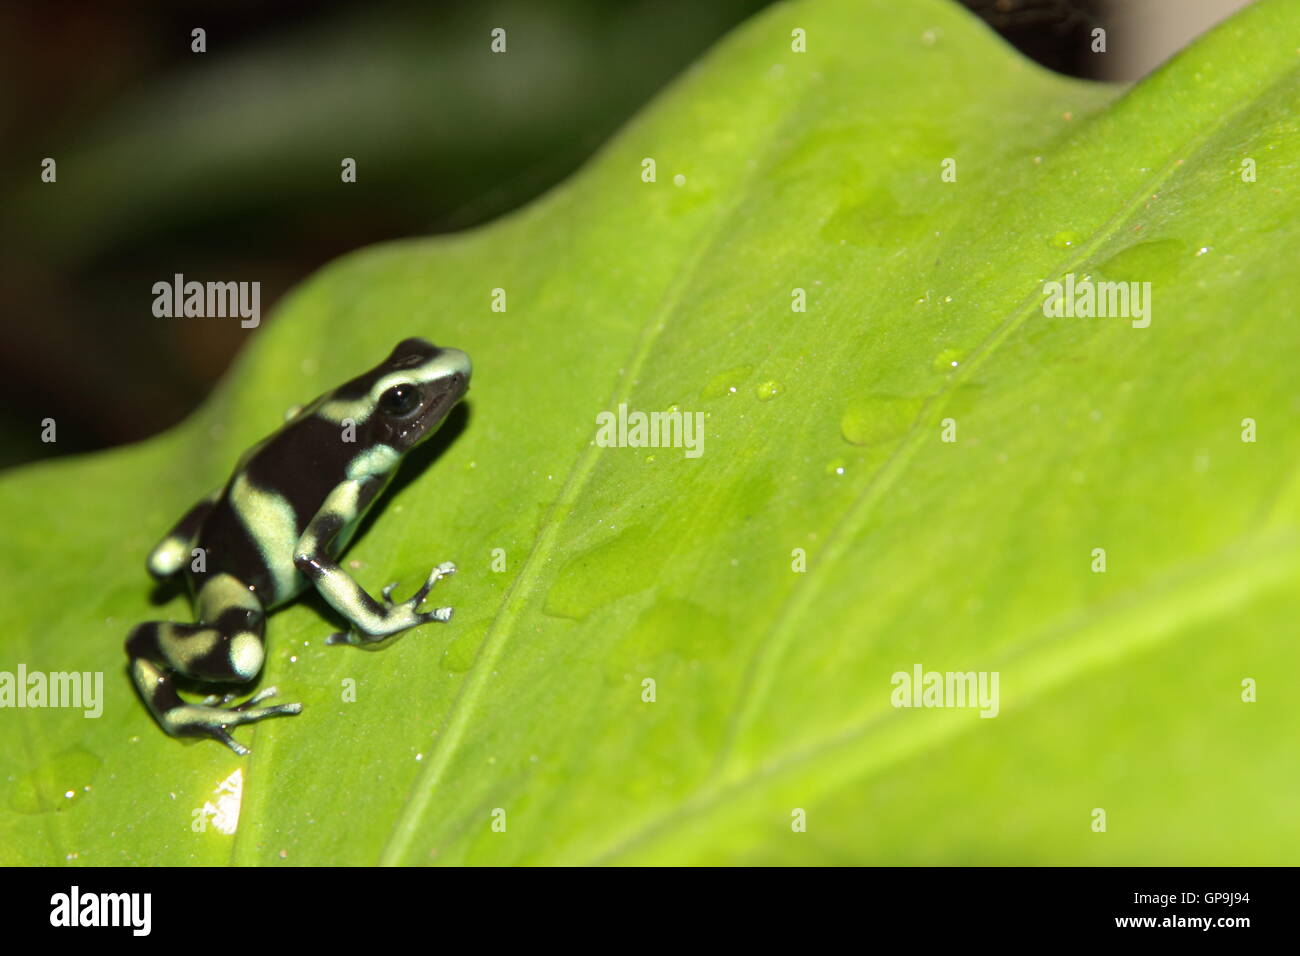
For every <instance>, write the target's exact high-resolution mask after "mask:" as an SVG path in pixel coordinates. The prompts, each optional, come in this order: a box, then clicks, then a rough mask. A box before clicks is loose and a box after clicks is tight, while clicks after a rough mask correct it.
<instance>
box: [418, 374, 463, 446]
mask: <svg viewBox="0 0 1300 956" xmlns="http://www.w3.org/2000/svg"><path fill="white" fill-rule="evenodd" d="M445 381H446V385H445V386H444V389H443V390H442V391H441V393H440V394H439V395H437V396H436V397H435V398H434V400H433V401H431V402H430V403H429V407H428V408H427V409H425V411H424V413H423V414H422V415H421V416H420V418H419V420H418V421H419V426H420V428H422V429H423V430H424V434H425V435H426V436H428V435H432V434H433V433H434V432H435V431H436V430H437V428H438V426H439V425H441V424H442V421H443V419H444V418H446V417H447V416H448V415H449V414H450V413H451V410H452V409H453V408H454V407H455V406H456V403H457V402H459V401H460V400H461V399H462V398H464V397H465V393H466V392H468V391H469V376H468V375H466V374H464V373H463V372H456V373H454V374H453V375H450V376H448V378H447V379H446V380H445Z"/></svg>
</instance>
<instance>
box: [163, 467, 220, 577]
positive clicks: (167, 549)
mask: <svg viewBox="0 0 1300 956" xmlns="http://www.w3.org/2000/svg"><path fill="white" fill-rule="evenodd" d="M220 493H221V489H219V488H218V489H217V490H215V491H213V492H212V493H211V494H209V495H208V496H207V497H206V498H204V499H203V500H202V501H200V502H199V503H198V504H196V505H195V506H194V507H193V508H191V509H190V510H189V511H187V512H185V516H184V517H183V518H181V520H180V521H178V522H176V526H175V527H174V528H172V529H171V530H170V531H168V532H167V535H166V536H165V537H164V538H163V539H162V540H161V541H159V542H158V543H157V544H156V545H154V548H153V550H152V551H150V552H149V560H148V562H147V564H146V566H147V567H148V568H149V573H150V574H152V575H153V576H154V577H155V578H157V579H158V580H159V581H162V580H165V579H167V578H169V577H171V576H172V575H173V574H175V573H176V572H177V571H179V570H180V569H181V568H183V567H184V566H185V562H186V561H187V560H188V559H189V556H190V548H191V547H192V546H193V544H194V538H195V536H196V535H197V534H198V533H199V528H200V527H201V526H202V525H203V519H204V518H206V517H207V516H208V513H209V512H210V511H211V510H212V506H213V505H214V504H216V501H217V496H218V495H219V494H220Z"/></svg>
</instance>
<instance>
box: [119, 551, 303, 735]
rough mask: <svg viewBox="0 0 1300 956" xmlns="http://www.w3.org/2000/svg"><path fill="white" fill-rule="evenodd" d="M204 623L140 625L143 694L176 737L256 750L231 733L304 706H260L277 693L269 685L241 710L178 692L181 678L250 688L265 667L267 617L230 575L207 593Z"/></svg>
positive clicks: (133, 644)
mask: <svg viewBox="0 0 1300 956" xmlns="http://www.w3.org/2000/svg"><path fill="white" fill-rule="evenodd" d="M199 616H200V619H201V623H199V624H173V623H170V622H167V621H151V622H149V623H147V624H140V625H138V626H137V627H136V628H135V629H134V630H132V631H131V634H130V636H129V637H128V638H127V639H126V652H127V655H128V656H129V657H130V658H131V676H132V678H133V679H134V681H135V685H136V687H137V688H138V689H139V691H140V696H141V697H143V698H144V701H145V703H146V704H147V705H148V707H149V710H150V711H151V712H152V713H153V715H154V717H155V718H157V720H158V723H159V725H160V726H161V727H162V728H163V729H164V730H165V731H167V733H169V734H171V735H172V736H173V737H198V736H208V737H212V738H213V739H215V740H219V741H221V742H222V743H223V744H225V745H226V746H227V747H229V748H230V749H231V750H233V751H235V752H236V753H238V754H246V753H248V749H247V748H246V747H244V746H242V745H241V744H240V743H238V742H237V741H236V740H235V739H234V738H233V737H231V736H230V732H229V729H230V728H231V727H234V726H237V725H239V724H251V723H253V722H254V721H258V720H262V719H264V718H266V717H279V716H283V715H287V714H296V713H299V712H300V711H301V710H302V705H301V704H277V705H274V706H270V707H256V706H255V705H257V704H260V703H261V702H262V701H264V700H265V699H266V698H268V697H271V696H273V695H274V694H275V693H276V689H275V688H274V687H269V688H267V689H265V690H263V691H261V692H260V693H258V694H256V695H255V696H254V697H252V698H251V699H250V700H248V701H246V702H245V703H243V704H240V705H239V706H237V707H226V706H214V704H217V703H220V704H221V705H224V704H227V703H229V701H230V700H231V699H233V697H230V696H227V697H226V698H224V699H220V700H219V701H218V700H217V699H216V698H215V697H209V698H207V699H205V700H204V701H203V702H202V703H198V704H191V703H188V702H186V701H185V700H183V699H182V698H181V696H180V694H178V693H177V691H176V686H175V684H176V680H175V679H176V677H177V676H184V677H190V678H195V679H197V680H201V681H211V682H222V683H227V682H230V683H246V682H248V681H251V680H252V679H253V678H255V677H256V676H257V674H258V672H259V671H261V669H262V661H263V658H264V652H263V649H262V633H263V622H264V613H263V611H262V607H261V605H260V604H259V603H258V601H257V599H256V598H255V597H253V595H252V594H251V593H249V591H248V590H247V589H246V588H245V587H243V585H241V584H240V583H239V582H238V581H237V580H236V579H235V578H233V577H231V576H230V575H219V576H217V577H214V578H211V579H209V580H208V581H207V582H206V583H205V585H204V588H203V590H202V592H201V593H200V595H199Z"/></svg>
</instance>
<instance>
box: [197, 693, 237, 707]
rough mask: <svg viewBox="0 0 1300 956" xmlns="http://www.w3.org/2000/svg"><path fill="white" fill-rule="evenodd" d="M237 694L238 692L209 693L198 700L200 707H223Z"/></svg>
mask: <svg viewBox="0 0 1300 956" xmlns="http://www.w3.org/2000/svg"><path fill="white" fill-rule="evenodd" d="M238 696H239V695H238V694H209V695H208V696H207V697H204V698H203V699H202V700H201V701H199V705H200V706H202V707H225V706H227V705H229V704H230V702H231V701H232V700H234V699H235V698H236V697H238Z"/></svg>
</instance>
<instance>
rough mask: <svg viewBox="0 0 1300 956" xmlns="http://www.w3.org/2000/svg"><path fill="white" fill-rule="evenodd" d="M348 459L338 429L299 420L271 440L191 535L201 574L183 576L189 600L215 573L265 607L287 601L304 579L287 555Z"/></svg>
mask: <svg viewBox="0 0 1300 956" xmlns="http://www.w3.org/2000/svg"><path fill="white" fill-rule="evenodd" d="M354 454H355V452H354V451H351V450H350V446H349V445H347V444H346V443H344V442H343V441H341V440H340V436H339V427H338V425H337V424H334V423H332V422H329V421H327V420H325V419H323V418H320V417H317V416H316V415H312V414H307V415H305V416H301V417H299V418H298V419H295V420H294V421H293V422H290V423H289V424H287V425H285V426H284V427H283V428H282V429H280V430H279V431H278V432H276V433H275V434H273V435H271V436H270V437H269V438H267V439H266V440H265V441H263V442H262V443H261V444H260V445H258V446H257V447H256V448H255V449H254V450H253V451H252V453H250V454H249V455H248V456H246V457H245V459H244V460H242V461H241V462H240V463H239V465H238V466H237V467H236V468H235V472H234V474H232V475H231V477H230V480H229V481H228V482H227V483H226V486H225V488H224V489H223V490H222V492H221V495H220V497H219V498H218V499H217V501H216V503H215V504H214V505H213V508H212V511H211V512H210V513H209V514H208V516H207V518H206V519H205V520H204V522H203V526H202V528H201V529H200V530H199V534H198V540H197V542H196V545H195V546H196V547H198V548H200V549H202V552H203V566H202V569H201V570H198V571H196V570H194V568H193V566H191V567H190V570H189V574H188V576H189V579H190V586H191V588H192V589H193V592H194V593H195V594H198V593H199V591H200V590H201V588H202V586H203V583H204V581H206V580H207V579H208V578H210V577H211V576H213V575H216V574H230V575H233V576H234V577H235V578H237V579H239V580H240V581H242V582H243V583H244V584H246V585H248V586H249V587H250V588H251V589H252V590H253V592H254V593H255V594H256V595H257V596H258V599H259V600H260V601H261V602H262V605H263V606H264V607H266V608H267V609H270V608H273V607H275V606H277V605H279V604H282V603H284V602H285V601H288V600H290V599H292V598H293V597H295V596H296V595H297V594H298V593H299V592H300V591H302V590H303V588H305V587H306V585H307V580H306V579H305V578H304V577H303V576H302V575H301V574H300V573H299V572H298V570H297V568H296V567H295V566H294V561H293V558H294V549H295V547H296V545H297V543H298V539H299V538H300V537H301V536H302V533H303V531H304V530H305V529H306V527H307V524H308V522H310V521H311V519H312V517H313V516H314V515H315V514H316V513H317V512H318V511H319V510H320V508H321V505H322V504H323V503H324V502H325V499H326V497H327V496H328V495H329V493H330V491H331V490H332V489H333V488H334V487H335V486H336V485H338V484H339V482H341V481H342V480H343V479H344V477H345V473H346V469H347V464H348V462H349V461H350V460H351V458H352V457H353V455H354Z"/></svg>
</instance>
